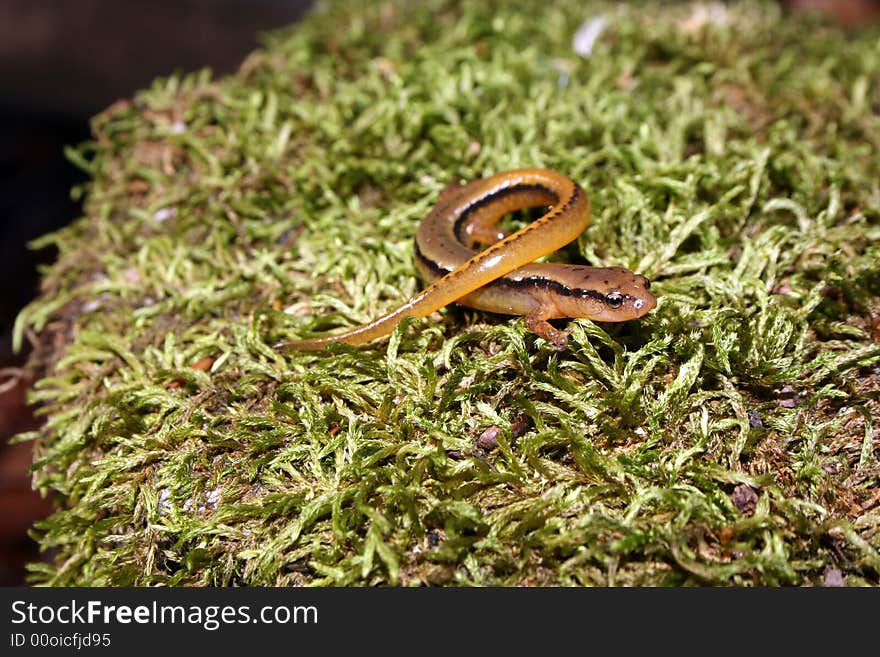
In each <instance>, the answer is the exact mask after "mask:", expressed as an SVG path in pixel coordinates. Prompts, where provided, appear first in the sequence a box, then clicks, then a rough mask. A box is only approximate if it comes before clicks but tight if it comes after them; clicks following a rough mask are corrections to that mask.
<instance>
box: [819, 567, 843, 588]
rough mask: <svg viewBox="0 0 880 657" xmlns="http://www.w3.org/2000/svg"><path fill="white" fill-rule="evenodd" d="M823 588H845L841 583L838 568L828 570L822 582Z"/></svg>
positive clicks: (841, 574)
mask: <svg viewBox="0 0 880 657" xmlns="http://www.w3.org/2000/svg"><path fill="white" fill-rule="evenodd" d="M822 585H823V586H846V584H845V582H844V581H843V573H842V572H840V569H839V568H828V569H827V570H826V571H825V577H824V579H823V581H822Z"/></svg>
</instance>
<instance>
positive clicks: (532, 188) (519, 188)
mask: <svg viewBox="0 0 880 657" xmlns="http://www.w3.org/2000/svg"><path fill="white" fill-rule="evenodd" d="M520 192H543V193H545V194H549V195H551V196H553V197H555V198H556V202H557V203H558V202H559V196H558V195H557V194H556V192H555V191H553V190H552V189H550V188H549V187H545V186H544V185H538V184H521V185H513V186H511V187H502V188H501V189H498V190H496V191H494V192H492V193H491V194H487V195H486V196H483V197H481V198H478V199H476V200H475V201H474V202H473V203H471V204H470V205H468V206H467V207H466V208H465V209H464V211H463V212H462V213H461V214H460V215H458V218H457V219H456V220H455V224H454V225H453V227H452V232H453V233H454V234H455V239H457V240H458V241H459V242H461V243H462V244H464V239H463V237H462V235H461V231H462V229H463V228H464V225H465V223H466V222H467V218H468V217H469V216H470V215H471V214H472V213H473V212H475V211H476V210H479V209H480V208H483V207H486V206H487V205H489V204H491V203H494V202H496V201H498V200H500V199H502V198H505V197H507V196H510V195H511V194H518V193H520ZM527 207H528V206H527Z"/></svg>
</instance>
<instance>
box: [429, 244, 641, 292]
mask: <svg viewBox="0 0 880 657" xmlns="http://www.w3.org/2000/svg"><path fill="white" fill-rule="evenodd" d="M415 257H416V259H417V260H418V261H419V262H420V263H421V264H422V265H423V266H424V268H425V269H427V270H428V271H430V272H432V273H433V274H434V275H435V276H437V277H440V276H444V275H446V274H448V273H449V272H450V271H452V270H451V269H447V268H446V267H443V266H442V265H440V264H439V263H437V262H435V261H433V260H431V259H430V258H428V257H427V256H425V254H424V253H422V251H421V249H419V245H418V244H416V248H415ZM490 285H503V286H504V287H506V288H509V289H512V290H528V289H540V290H550V291H552V292H553V293H554V294H560V295H562V296H565V297H582V298H586V297H590V298H592V299H595V300H596V301H603V302H604V301H605V295H604V294H602V293H601V292H598V291H596V290H593V289H591V288H585V287H568V286H567V285H563V284H562V283H560V282H559V281H554V280H553V279H551V278H544V277H542V276H531V277H529V278H513V277H512V276H510V275H509V274H508V275H506V276H502V277H500V278H497V279H495V280H494V281H492V282H491V283H487V284H486V285H485V286H484V287H489V286H490ZM624 296H629V295H624Z"/></svg>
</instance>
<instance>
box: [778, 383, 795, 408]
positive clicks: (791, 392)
mask: <svg viewBox="0 0 880 657" xmlns="http://www.w3.org/2000/svg"><path fill="white" fill-rule="evenodd" d="M777 397H778V398H779V405H780V406H782V408H794V407H795V406H797V405H798V403H799V402H800V401H801V398H800V395H798V393H797V391H795V389H794V388H792V387H791V386H785V387H784V388H782V390H780V391H779V393H778V395H777Z"/></svg>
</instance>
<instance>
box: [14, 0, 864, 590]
mask: <svg viewBox="0 0 880 657" xmlns="http://www.w3.org/2000/svg"><path fill="white" fill-rule="evenodd" d="M413 1H416V0H413ZM310 4H311V1H310V0H75V1H74V2H58V1H57V0H0V585H15V584H22V583H24V564H25V562H27V561H29V560H33V559H35V558H37V556H38V555H37V552H36V545H35V543H34V542H33V541H32V540H31V539H30V538H29V537H28V535H27V532H28V529H29V528H30V527H31V525H32V524H33V522H34V521H35V520H37V519H39V518H42V517H45V516H46V515H47V514H48V513H49V512H50V505H49V502H48V500H44V499H42V498H41V497H40V496H39V495H37V494H36V493H34V492H33V491H31V485H30V476H29V475H28V474H27V469H28V466H29V465H30V462H31V446H30V444H29V443H21V444H17V445H8V444H7V443H8V440H9V438H10V437H11V436H13V435H15V434H16V433H18V432H20V431H24V430H27V429H30V428H33V427H34V426H36V420H35V419H34V418H33V416H32V415H31V412H30V409H29V408H28V407H27V405H26V403H25V392H26V389H27V385H28V383H29V381H28V380H27V379H26V378H22V377H21V375H22V374H23V370H21V369H20V368H21V366H22V365H23V363H24V361H25V359H26V355H27V354H26V353H19V354H14V353H13V352H12V345H11V330H12V324H13V321H14V319H15V315H16V314H17V312H18V310H19V309H20V308H21V307H22V306H23V305H25V304H26V303H27V302H28V301H29V300H30V299H32V298H33V297H34V296H35V294H36V291H37V288H38V277H37V264H38V263H39V262H51V260H52V257H53V253H51V252H41V253H34V252H32V251H30V250H29V249H27V248H25V244H26V242H28V241H29V240H31V239H33V238H35V237H37V236H39V235H43V234H45V233H47V232H49V231H51V230H53V229H55V228H58V227H60V226H62V225H64V224H66V223H68V222H70V221H72V220H74V219H75V218H76V217H77V216H78V214H79V212H80V210H79V208H78V207H77V205H76V204H75V203H74V202H72V201H71V199H70V188H71V187H72V186H73V185H75V184H76V183H78V182H81V181H82V180H83V176H82V174H81V173H79V172H78V171H77V170H76V169H75V168H74V167H73V166H72V165H71V164H69V163H68V162H67V161H66V160H65V159H64V156H63V154H62V151H63V148H64V146H65V145H67V144H76V143H79V142H82V141H85V140H87V139H88V138H89V129H88V120H89V118H90V117H91V116H93V115H94V114H97V113H98V112H99V111H101V110H102V109H104V108H105V107H107V106H108V105H110V104H111V103H112V102H114V101H115V100H117V99H120V98H128V97H131V96H132V95H133V94H134V92H135V91H136V90H138V89H140V88H143V87H147V86H149V84H150V83H151V81H152V80H153V78H155V77H157V76H162V75H169V74H171V73H173V72H175V71H181V72H189V71H192V70H197V69H200V68H203V67H209V68H211V69H212V70H213V71H214V73H215V74H216V75H221V74H224V73H229V72H232V71H234V70H235V69H236V67H237V66H238V64H239V63H240V62H241V61H242V60H243V59H244V57H245V55H246V54H247V53H248V52H250V51H251V50H253V49H254V48H255V47H256V46H257V45H258V43H259V41H258V37H259V34H260V33H261V32H263V31H267V30H271V29H273V28H277V27H281V26H283V25H287V24H289V23H291V22H294V21H295V20H297V19H298V18H300V17H301V16H302V15H303V14H304V13H305V11H306V9H307V8H308V6H309V5H310ZM784 4H786V5H789V6H790V7H792V8H802V7H804V6H809V7H812V8H817V9H820V10H823V11H826V12H827V13H829V14H830V15H832V17H833V18H834V19H835V20H837V21H838V22H840V23H841V24H843V25H845V26H847V27H856V26H858V25H859V24H862V23H864V22H866V21H869V20H878V19H880V2H878V1H877V0H786V1H785V2H784Z"/></svg>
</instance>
